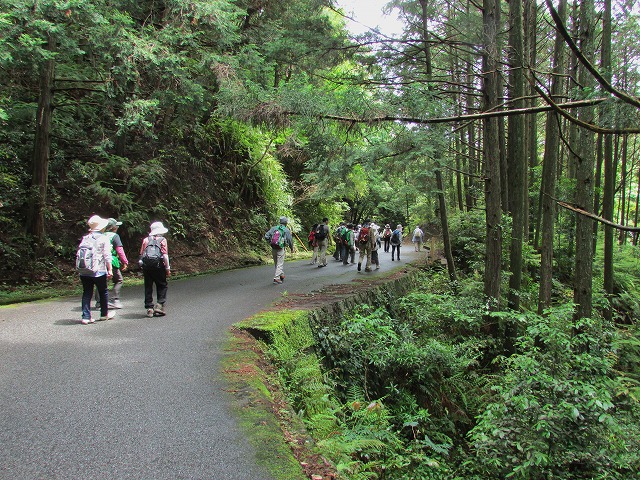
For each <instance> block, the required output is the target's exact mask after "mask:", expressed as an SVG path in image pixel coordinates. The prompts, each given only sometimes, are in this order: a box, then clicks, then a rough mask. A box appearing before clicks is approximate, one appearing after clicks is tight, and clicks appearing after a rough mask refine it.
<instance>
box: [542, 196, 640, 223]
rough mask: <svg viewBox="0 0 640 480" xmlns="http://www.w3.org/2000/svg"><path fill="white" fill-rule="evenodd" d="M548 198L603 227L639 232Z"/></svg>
mask: <svg viewBox="0 0 640 480" xmlns="http://www.w3.org/2000/svg"><path fill="white" fill-rule="evenodd" d="M545 195H547V194H545ZM549 197H550V198H552V199H553V200H554V201H555V202H556V203H557V204H558V205H560V206H561V207H562V208H566V209H567V210H571V211H572V212H576V213H577V214H579V215H583V216H585V217H589V218H591V219H593V220H596V221H597V222H600V223H604V224H605V225H609V226H611V227H613V228H615V229H617V230H624V231H627V232H640V227H629V226H626V225H620V224H618V223H613V222H612V221H610V220H607V219H606V218H602V217H599V216H598V215H596V214H595V213H591V212H588V211H586V210H583V209H582V208H578V207H576V206H574V205H571V204H570V203H566V202H563V201H560V200H558V199H556V198H553V197H551V195H549Z"/></svg>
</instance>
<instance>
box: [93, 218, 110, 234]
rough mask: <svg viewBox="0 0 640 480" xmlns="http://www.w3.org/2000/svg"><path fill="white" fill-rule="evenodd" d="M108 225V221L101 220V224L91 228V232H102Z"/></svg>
mask: <svg viewBox="0 0 640 480" xmlns="http://www.w3.org/2000/svg"><path fill="white" fill-rule="evenodd" d="M108 224H109V220H106V219H104V218H103V219H102V221H101V222H98V223H96V224H95V225H93V226H91V231H92V232H99V231H100V230H104V229H105V228H107V225H108Z"/></svg>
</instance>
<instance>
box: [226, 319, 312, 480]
mask: <svg viewBox="0 0 640 480" xmlns="http://www.w3.org/2000/svg"><path fill="white" fill-rule="evenodd" d="M260 359H261V355H260V354H258V353H257V352H255V351H254V350H253V348H252V347H251V342H249V341H248V340H247V339H246V337H242V336H241V335H238V334H237V331H234V332H232V334H231V335H230V336H229V337H228V340H227V342H226V346H225V356H224V359H223V361H222V371H223V374H224V377H225V379H226V382H227V385H228V388H227V390H228V392H229V394H230V395H231V396H232V397H233V401H232V402H231V403H232V405H233V410H234V413H235V415H236V417H237V418H238V419H239V421H240V426H241V428H242V430H243V431H244V432H245V433H246V438H247V439H248V441H249V443H251V445H252V446H253V447H254V450H255V452H256V461H257V463H258V464H259V465H260V466H262V467H263V468H264V469H265V471H267V472H269V474H270V475H271V476H272V478H274V479H275V480H296V479H303V478H306V476H305V475H304V473H303V470H302V467H301V466H300V463H299V462H298V460H296V458H295V457H294V455H293V453H292V445H291V444H290V443H289V442H287V441H286V440H285V436H284V435H283V430H282V427H281V423H280V422H281V420H280V418H281V417H282V415H283V414H284V413H285V412H282V411H281V412H279V413H280V416H277V415H274V402H276V401H277V399H276V397H274V393H272V390H273V391H274V392H275V395H277V392H278V388H277V384H278V383H279V380H278V378H277V377H274V376H273V375H272V374H269V373H268V372H266V371H265V370H263V369H262V368H261V367H260V364H261V360H260ZM274 387H275V389H274Z"/></svg>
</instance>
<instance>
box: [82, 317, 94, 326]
mask: <svg viewBox="0 0 640 480" xmlns="http://www.w3.org/2000/svg"><path fill="white" fill-rule="evenodd" d="M94 322H95V320H94V319H93V318H83V319H82V320H80V323H81V324H82V325H89V324H90V323H94Z"/></svg>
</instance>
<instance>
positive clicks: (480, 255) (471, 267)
mask: <svg viewBox="0 0 640 480" xmlns="http://www.w3.org/2000/svg"><path fill="white" fill-rule="evenodd" d="M484 217H485V216H484V212H480V211H471V212H465V213H464V214H459V215H453V216H452V217H451V218H450V219H449V220H450V222H449V231H450V235H451V251H452V254H453V256H454V259H455V263H456V267H457V268H459V269H461V270H462V271H467V272H473V271H484V263H483V262H484V235H485V230H486V227H485V218H484Z"/></svg>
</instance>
